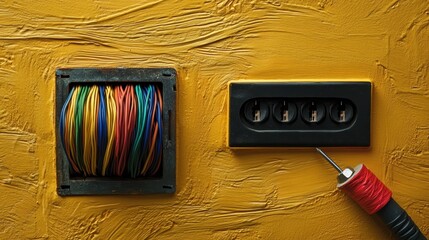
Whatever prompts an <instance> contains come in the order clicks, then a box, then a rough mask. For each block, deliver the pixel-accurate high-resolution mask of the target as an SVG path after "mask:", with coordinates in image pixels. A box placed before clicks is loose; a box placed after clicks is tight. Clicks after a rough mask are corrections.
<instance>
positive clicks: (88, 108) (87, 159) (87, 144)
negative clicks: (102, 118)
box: [83, 85, 99, 176]
mask: <svg viewBox="0 0 429 240" xmlns="http://www.w3.org/2000/svg"><path fill="white" fill-rule="evenodd" d="M98 104H99V95H98V87H97V86H96V85H94V86H92V87H91V89H90V90H89V94H88V97H87V99H86V101H85V107H84V113H83V146H84V147H83V160H84V165H85V172H86V173H87V174H88V175H92V176H96V175H97V123H98V119H97V117H98Z"/></svg>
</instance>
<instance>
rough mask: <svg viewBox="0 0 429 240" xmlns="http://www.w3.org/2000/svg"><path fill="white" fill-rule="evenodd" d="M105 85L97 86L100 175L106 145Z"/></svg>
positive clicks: (98, 170)
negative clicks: (98, 97)
mask: <svg viewBox="0 0 429 240" xmlns="http://www.w3.org/2000/svg"><path fill="white" fill-rule="evenodd" d="M104 89H105V87H104V86H99V87H98V91H99V93H100V107H99V109H98V124H97V126H98V134H97V174H98V175H101V172H102V167H103V159H104V154H105V152H106V147H107V122H106V121H107V120H106V103H105V97H104V95H105V92H104Z"/></svg>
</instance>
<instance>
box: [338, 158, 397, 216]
mask: <svg viewBox="0 0 429 240" xmlns="http://www.w3.org/2000/svg"><path fill="white" fill-rule="evenodd" d="M361 166H362V168H361V169H360V170H358V172H357V173H355V174H354V175H353V177H352V178H351V179H349V180H348V181H347V182H345V183H344V184H343V185H340V186H339V188H340V189H341V190H343V191H344V192H346V193H347V195H349V196H350V197H351V198H353V200H355V201H356V202H357V203H358V204H359V206H361V207H362V208H363V209H364V210H365V211H366V212H367V213H369V214H373V213H376V212H378V210H380V209H381V208H383V207H384V206H385V205H386V204H387V202H389V200H390V197H391V196H392V192H391V191H390V190H389V189H388V188H387V187H386V186H385V185H384V184H383V183H382V182H381V181H380V180H378V178H377V177H376V176H375V175H374V174H373V173H372V172H371V171H370V170H369V169H368V168H366V167H365V165H361Z"/></svg>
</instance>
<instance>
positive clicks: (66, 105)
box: [60, 87, 75, 169]
mask: <svg viewBox="0 0 429 240" xmlns="http://www.w3.org/2000/svg"><path fill="white" fill-rule="evenodd" d="M74 90H75V88H74V87H72V89H71V90H70V93H69V95H68V97H67V99H66V101H65V103H64V105H63V107H62V109H61V115H60V138H61V143H62V145H63V149H64V151H65V150H66V146H65V142H64V127H65V126H64V124H65V119H66V110H67V107H68V105H69V102H70V99H71V97H72V95H73V92H74ZM66 157H67V159H68V155H67V154H66ZM69 161H70V159H69ZM70 169H72V168H70Z"/></svg>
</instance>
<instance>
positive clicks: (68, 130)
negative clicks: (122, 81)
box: [60, 85, 162, 178]
mask: <svg viewBox="0 0 429 240" xmlns="http://www.w3.org/2000/svg"><path fill="white" fill-rule="evenodd" d="M60 135H61V141H62V144H63V147H64V150H65V153H66V155H67V158H68V160H69V163H70V166H71V173H72V174H74V175H77V176H121V177H132V178H135V177H139V176H155V175H157V174H158V173H159V172H160V171H159V170H160V169H161V159H162V95H161V91H160V89H159V87H158V86H154V85H117V86H101V85H93V86H88V85H80V86H73V87H72V88H71V91H70V93H69V95H68V97H67V99H66V101H65V103H64V106H63V108H62V111H61V116H60Z"/></svg>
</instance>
